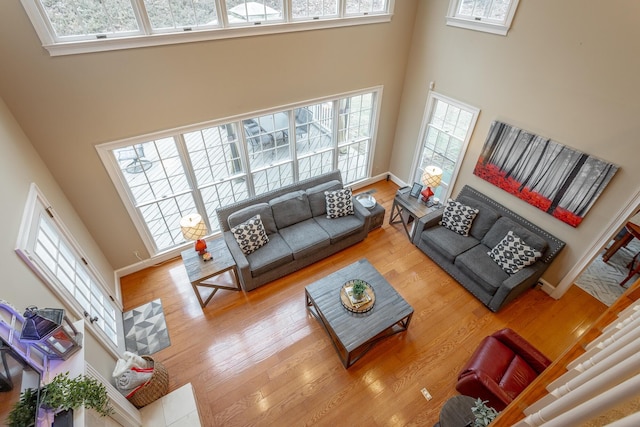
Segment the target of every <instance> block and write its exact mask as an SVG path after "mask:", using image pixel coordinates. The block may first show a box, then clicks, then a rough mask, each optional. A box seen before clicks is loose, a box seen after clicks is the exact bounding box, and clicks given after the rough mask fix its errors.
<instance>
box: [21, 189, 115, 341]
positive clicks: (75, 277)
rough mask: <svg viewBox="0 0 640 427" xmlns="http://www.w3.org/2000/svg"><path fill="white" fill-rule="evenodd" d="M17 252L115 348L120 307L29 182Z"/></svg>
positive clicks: (60, 222)
mask: <svg viewBox="0 0 640 427" xmlns="http://www.w3.org/2000/svg"><path fill="white" fill-rule="evenodd" d="M16 252H17V253H18V254H19V255H20V257H21V258H22V259H23V260H24V261H25V262H26V263H27V264H28V265H29V266H30V267H31V268H32V269H33V270H34V271H35V272H36V274H38V275H39V276H40V277H41V278H42V280H43V281H44V282H45V283H46V284H47V285H48V286H49V287H50V288H51V290H52V291H53V292H54V293H55V294H56V295H58V296H59V297H60V299H61V300H62V301H64V302H65V304H66V306H67V307H69V308H70V309H71V310H72V311H73V312H74V313H75V315H76V316H77V317H84V318H85V320H86V322H87V325H88V328H89V330H91V331H92V332H93V333H94V334H95V335H96V337H97V338H98V339H99V340H100V341H102V342H103V343H105V345H106V346H107V348H111V349H112V350H113V351H117V349H118V345H119V343H122V340H123V338H122V337H123V333H122V311H121V309H120V307H118V306H117V305H116V303H115V299H114V298H113V297H111V295H109V292H108V291H107V290H106V286H105V285H104V282H103V281H102V279H101V278H100V277H99V275H98V274H97V272H96V270H95V269H94V268H93V267H92V265H91V263H90V261H89V260H88V259H87V257H86V256H84V255H83V254H82V252H81V249H80V247H79V246H78V244H77V243H76V242H75V240H74V239H73V237H72V236H71V235H70V234H69V232H68V231H67V229H66V227H65V226H64V224H63V223H62V221H61V219H60V218H59V217H58V216H57V214H56V213H55V212H54V210H53V208H52V207H51V206H50V205H49V203H48V202H47V201H46V200H45V198H44V196H43V195H42V194H41V193H40V191H39V190H38V187H37V186H36V185H35V184H32V186H31V191H30V193H29V197H28V202H27V207H26V208H25V212H24V217H23V220H22V227H21V229H20V235H19V242H18V248H17V249H16Z"/></svg>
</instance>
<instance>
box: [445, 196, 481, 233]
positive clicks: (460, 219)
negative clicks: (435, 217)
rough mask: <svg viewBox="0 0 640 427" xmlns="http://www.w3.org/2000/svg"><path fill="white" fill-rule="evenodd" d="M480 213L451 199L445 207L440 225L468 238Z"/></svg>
mask: <svg viewBox="0 0 640 427" xmlns="http://www.w3.org/2000/svg"><path fill="white" fill-rule="evenodd" d="M478 212H480V211H479V210H478V209H475V208H472V207H469V206H466V205H463V204H462V203H460V202H456V201H455V200H452V199H449V200H447V204H446V205H445V206H444V211H443V212H442V220H441V221H440V225H442V226H444V227H446V228H448V229H449V230H451V231H455V232H456V233H458V234H460V235H462V236H468V235H469V230H470V229H471V224H473V220H474V219H475V217H476V215H478Z"/></svg>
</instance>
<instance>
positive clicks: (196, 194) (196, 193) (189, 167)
mask: <svg viewBox="0 0 640 427" xmlns="http://www.w3.org/2000/svg"><path fill="white" fill-rule="evenodd" d="M174 140H175V142H176V148H177V149H178V153H179V154H180V160H181V161H182V164H183V168H184V174H185V176H186V177H187V182H188V183H189V187H191V195H192V196H193V201H194V203H195V204H196V210H197V211H198V213H199V214H201V215H202V218H203V219H204V221H205V223H206V225H207V229H208V230H211V224H209V217H208V216H207V215H206V212H207V210H206V208H205V205H204V200H203V199H202V193H201V192H200V189H199V188H198V186H197V185H198V184H197V179H196V175H195V172H194V171H193V164H192V163H191V157H190V156H189V153H188V151H187V143H186V142H185V140H184V135H183V134H178V135H176V137H175V138H174ZM184 193H188V191H185V192H184Z"/></svg>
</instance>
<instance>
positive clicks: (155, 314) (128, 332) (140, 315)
mask: <svg viewBox="0 0 640 427" xmlns="http://www.w3.org/2000/svg"><path fill="white" fill-rule="evenodd" d="M122 317H123V320H124V341H125V347H126V349H127V351H130V352H132V353H136V354H138V355H143V354H153V353H156V352H158V351H160V350H162V349H163V348H165V347H169V346H170V345H171V341H170V340H169V331H168V330H167V322H166V321H165V319H164V312H163V311H162V302H161V301H160V299H157V300H155V301H151V302H149V303H146V304H143V305H141V306H140V307H137V308H134V309H133V310H130V311H127V312H125V313H124V314H123V316H122Z"/></svg>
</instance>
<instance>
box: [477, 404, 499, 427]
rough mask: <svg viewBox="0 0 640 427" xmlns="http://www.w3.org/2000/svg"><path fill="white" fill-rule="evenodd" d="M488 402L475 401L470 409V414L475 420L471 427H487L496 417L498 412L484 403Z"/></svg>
mask: <svg viewBox="0 0 640 427" xmlns="http://www.w3.org/2000/svg"><path fill="white" fill-rule="evenodd" d="M487 402H488V400H482V399H480V398H478V399H476V401H475V403H474V405H473V406H472V407H471V412H473V415H475V417H476V419H475V421H474V422H473V427H487V426H488V425H489V424H491V421H493V420H494V419H495V418H496V417H497V416H498V411H496V410H495V409H493V408H492V407H490V406H487V405H486V403H487Z"/></svg>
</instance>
